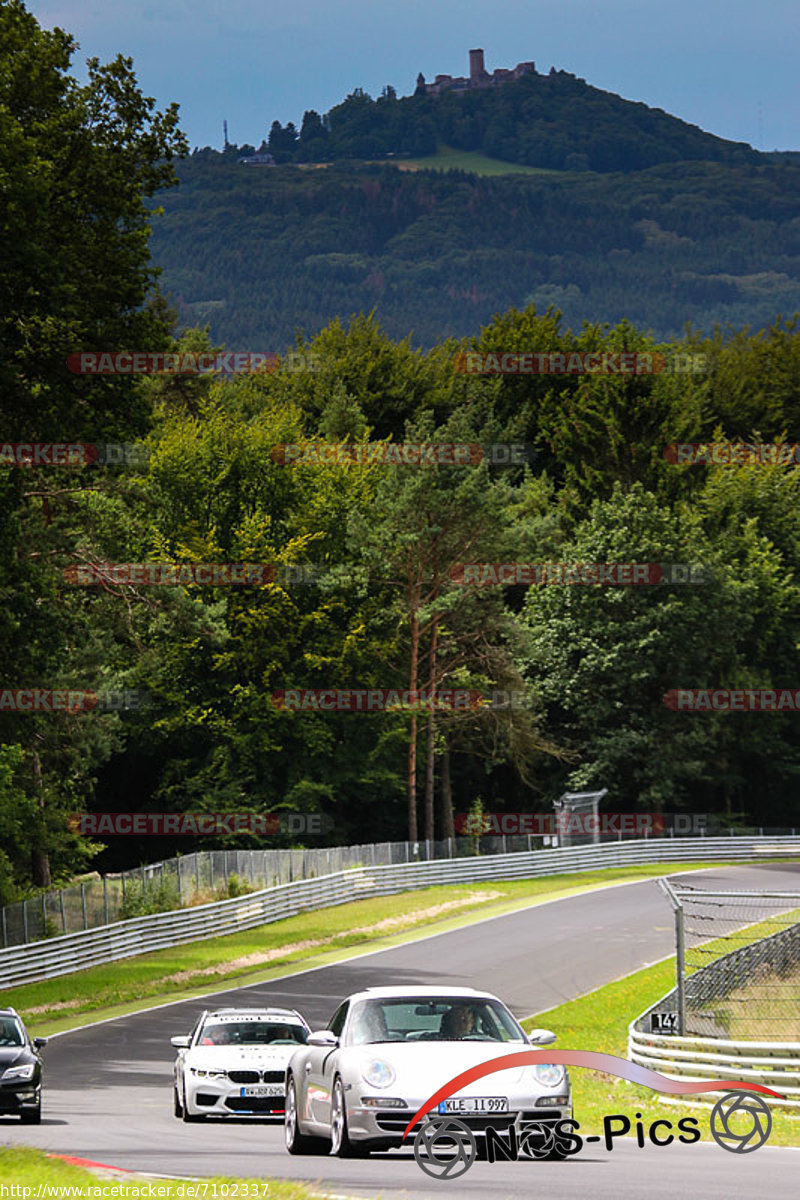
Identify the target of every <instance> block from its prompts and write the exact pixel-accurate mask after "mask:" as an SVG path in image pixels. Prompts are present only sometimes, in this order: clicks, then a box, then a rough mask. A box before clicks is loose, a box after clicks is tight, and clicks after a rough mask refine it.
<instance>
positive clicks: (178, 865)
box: [175, 854, 183, 908]
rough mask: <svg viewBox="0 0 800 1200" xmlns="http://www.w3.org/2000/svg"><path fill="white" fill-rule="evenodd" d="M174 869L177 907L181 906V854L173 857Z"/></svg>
mask: <svg viewBox="0 0 800 1200" xmlns="http://www.w3.org/2000/svg"><path fill="white" fill-rule="evenodd" d="M175 871H176V873H177V876H178V907H179V908H183V892H182V890H181V856H180V854H179V855H178V857H177V858H176V859H175Z"/></svg>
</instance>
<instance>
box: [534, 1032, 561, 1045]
mask: <svg viewBox="0 0 800 1200" xmlns="http://www.w3.org/2000/svg"><path fill="white" fill-rule="evenodd" d="M557 1037H558V1034H557V1033H553V1031H552V1029H532V1030H531V1031H530V1033H529V1034H528V1041H529V1042H530V1043H531V1045H532V1046H549V1045H551V1044H552V1043H553V1042H554V1041H555V1040H556V1038H557Z"/></svg>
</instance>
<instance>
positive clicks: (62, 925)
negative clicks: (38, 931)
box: [58, 888, 67, 933]
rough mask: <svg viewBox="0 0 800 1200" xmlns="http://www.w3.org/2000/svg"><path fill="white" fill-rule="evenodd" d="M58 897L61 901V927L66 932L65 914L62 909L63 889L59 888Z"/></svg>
mask: <svg viewBox="0 0 800 1200" xmlns="http://www.w3.org/2000/svg"><path fill="white" fill-rule="evenodd" d="M58 898H59V900H60V901H61V929H62V930H63V932H64V933H66V932H67V914H66V912H65V911H64V889H63V888H60V889H59V893H58Z"/></svg>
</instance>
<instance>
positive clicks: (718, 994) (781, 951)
mask: <svg viewBox="0 0 800 1200" xmlns="http://www.w3.org/2000/svg"><path fill="white" fill-rule="evenodd" d="M661 886H662V888H663V890H664V891H665V892H666V893H667V895H668V896H669V898H670V900H671V902H672V905H673V909H674V912H675V931H676V948H677V966H676V972H677V985H676V989H675V992H674V993H673V996H674V1002H675V1003H676V1005H677V1010H678V1014H679V1029H678V1030H677V1032H679V1033H681V1034H686V1035H689V1036H697V1037H716V1038H724V1039H728V1040H731V1041H746V1040H756V1041H759V1040H765V1041H775V1042H791V1041H800V892H767V891H764V892H721V891H720V892H717V891H707V890H705V889H700V888H692V887H688V886H686V885H680V886H676V885H674V884H672V883H669V882H667V881H662V884H661Z"/></svg>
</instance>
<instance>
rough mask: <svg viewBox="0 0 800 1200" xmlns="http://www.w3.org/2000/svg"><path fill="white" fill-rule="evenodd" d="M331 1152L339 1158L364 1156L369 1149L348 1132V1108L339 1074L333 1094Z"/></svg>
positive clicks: (334, 1084)
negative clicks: (355, 1140) (355, 1141)
mask: <svg viewBox="0 0 800 1200" xmlns="http://www.w3.org/2000/svg"><path fill="white" fill-rule="evenodd" d="M331 1154H335V1155H336V1157H337V1158H364V1157H366V1155H368V1154H369V1151H368V1150H367V1149H365V1148H362V1147H361V1146H359V1145H357V1144H356V1143H354V1142H351V1141H350V1135H349V1133H348V1132H347V1109H346V1107H345V1103H344V1084H343V1083H342V1081H341V1079H340V1078H339V1077H338V1076H337V1078H336V1079H335V1080H334V1083H333V1095H332V1096H331Z"/></svg>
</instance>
